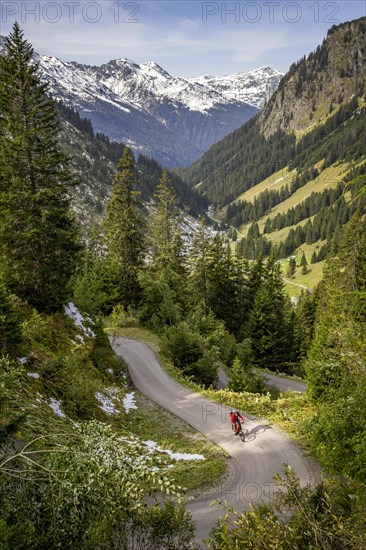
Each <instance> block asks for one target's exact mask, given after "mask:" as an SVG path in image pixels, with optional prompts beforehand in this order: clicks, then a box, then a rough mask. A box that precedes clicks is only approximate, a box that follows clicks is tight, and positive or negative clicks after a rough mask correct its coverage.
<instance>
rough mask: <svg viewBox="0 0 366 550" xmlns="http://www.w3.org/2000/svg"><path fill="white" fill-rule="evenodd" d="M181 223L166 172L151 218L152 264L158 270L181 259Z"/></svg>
mask: <svg viewBox="0 0 366 550" xmlns="http://www.w3.org/2000/svg"><path fill="white" fill-rule="evenodd" d="M180 221H181V220H180V214H179V210H178V208H177V198H176V196H175V193H174V190H173V187H172V185H171V180H170V177H169V174H168V172H167V171H166V170H164V171H163V174H162V177H161V179H160V182H159V184H158V185H157V187H156V191H155V193H154V205H153V207H152V213H151V218H150V242H151V247H150V248H151V263H152V264H153V265H154V267H155V269H157V270H161V269H167V268H168V267H172V266H174V265H176V262H177V259H178V258H179V257H181V250H179V249H182V247H183V242H182V239H181V235H180Z"/></svg>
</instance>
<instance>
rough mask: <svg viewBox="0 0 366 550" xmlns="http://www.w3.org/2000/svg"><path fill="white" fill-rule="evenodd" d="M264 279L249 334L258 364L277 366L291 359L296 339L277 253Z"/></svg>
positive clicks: (268, 366) (265, 268)
mask: <svg viewBox="0 0 366 550" xmlns="http://www.w3.org/2000/svg"><path fill="white" fill-rule="evenodd" d="M263 279H264V280H263V282H262V285H261V286H260V288H259V289H258V291H257V292H256V295H255V300H254V305H253V309H252V311H251V313H250V318H249V322H248V327H247V336H248V337H249V338H250V339H251V342H252V352H253V360H254V364H255V365H256V366H258V367H260V368H271V369H276V368H279V367H281V366H283V365H284V364H286V363H287V362H288V359H289V355H290V354H291V353H292V344H293V341H292V335H291V327H290V326H289V320H288V311H287V307H288V305H287V302H286V298H285V293H284V285H283V282H282V279H281V272H280V267H279V265H278V264H276V263H275V260H274V257H273V256H270V257H269V259H268V261H267V264H266V265H265V267H264V274H263Z"/></svg>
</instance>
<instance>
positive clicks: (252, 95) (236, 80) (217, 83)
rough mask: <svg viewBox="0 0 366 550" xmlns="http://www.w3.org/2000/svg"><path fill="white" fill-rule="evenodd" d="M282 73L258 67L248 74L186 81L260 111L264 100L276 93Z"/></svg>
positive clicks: (197, 78)
mask: <svg viewBox="0 0 366 550" xmlns="http://www.w3.org/2000/svg"><path fill="white" fill-rule="evenodd" d="M282 77H283V73H280V72H279V71H276V70H274V69H271V67H260V68H259V69H255V70H254V71H250V72H249V73H234V74H231V75H227V76H197V77H193V78H189V79H188V80H189V81H190V82H192V83H195V84H202V85H203V86H207V87H209V88H214V89H215V90H216V91H217V92H219V93H220V94H221V95H223V96H224V97H226V98H227V99H232V100H234V101H245V102H247V103H251V104H252V105H255V107H258V108H259V109H262V107H264V104H265V102H266V100H267V99H268V98H269V97H270V96H271V95H272V94H273V93H274V92H275V91H276V89H277V87H278V84H279V82H280V80H281V78H282Z"/></svg>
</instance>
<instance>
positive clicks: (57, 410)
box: [28, 373, 66, 418]
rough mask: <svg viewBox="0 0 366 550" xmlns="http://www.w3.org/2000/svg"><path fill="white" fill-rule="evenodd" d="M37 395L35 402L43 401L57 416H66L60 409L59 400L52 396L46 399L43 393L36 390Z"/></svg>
mask: <svg viewBox="0 0 366 550" xmlns="http://www.w3.org/2000/svg"><path fill="white" fill-rule="evenodd" d="M28 374H29V373H28ZM32 374H37V373H32ZM37 395H38V397H37V399H36V401H37V403H44V404H45V405H48V406H49V407H50V408H51V409H52V410H53V412H54V413H55V414H57V416H61V417H64V418H66V414H64V413H63V412H62V410H61V401H58V400H57V399H55V398H54V397H50V399H48V398H47V397H43V395H42V394H40V393H39V392H37Z"/></svg>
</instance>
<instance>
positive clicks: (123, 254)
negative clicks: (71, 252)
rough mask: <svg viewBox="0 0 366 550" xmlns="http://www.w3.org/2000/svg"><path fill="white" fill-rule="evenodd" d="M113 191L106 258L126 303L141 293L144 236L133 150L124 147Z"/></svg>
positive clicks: (106, 225) (106, 226) (135, 300)
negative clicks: (140, 276) (139, 276)
mask: <svg viewBox="0 0 366 550" xmlns="http://www.w3.org/2000/svg"><path fill="white" fill-rule="evenodd" d="M113 184H114V187H113V193H112V197H111V199H110V201H109V202H108V204H107V208H106V217H105V220H104V229H105V236H106V242H107V260H108V263H109V265H110V269H111V270H112V271H115V272H116V273H117V277H118V279H117V294H119V300H120V301H121V302H122V303H123V304H124V305H125V306H128V305H137V303H138V300H139V297H140V292H141V289H140V284H139V279H138V275H139V271H140V270H141V268H142V262H143V252H144V237H143V219H142V215H141V205H140V203H139V200H138V197H139V195H140V192H139V191H138V190H137V188H138V185H139V178H138V174H137V171H136V168H135V163H134V159H133V155H132V153H131V151H130V150H129V149H128V148H127V147H125V149H124V151H123V154H122V157H121V158H120V160H119V163H118V167H117V173H116V175H115V177H114V180H113Z"/></svg>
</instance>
